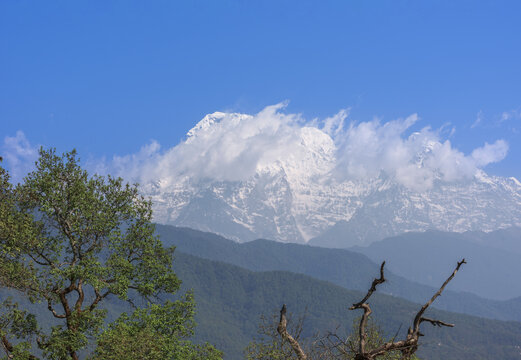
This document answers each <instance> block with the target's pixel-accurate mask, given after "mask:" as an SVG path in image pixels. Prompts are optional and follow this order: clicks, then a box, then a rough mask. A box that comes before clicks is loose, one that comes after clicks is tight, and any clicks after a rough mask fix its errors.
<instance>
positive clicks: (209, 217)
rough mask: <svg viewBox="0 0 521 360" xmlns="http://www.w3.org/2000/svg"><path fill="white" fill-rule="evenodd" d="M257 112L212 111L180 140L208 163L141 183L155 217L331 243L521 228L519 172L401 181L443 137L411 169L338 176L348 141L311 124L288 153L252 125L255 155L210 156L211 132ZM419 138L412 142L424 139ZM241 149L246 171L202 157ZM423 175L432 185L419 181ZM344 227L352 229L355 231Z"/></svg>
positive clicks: (238, 236) (235, 233)
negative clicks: (409, 234) (256, 143)
mask: <svg viewBox="0 0 521 360" xmlns="http://www.w3.org/2000/svg"><path fill="white" fill-rule="evenodd" d="M252 119H253V117H252V116H251V115H245V114H226V113H214V114H210V115H207V116H206V117H205V118H204V119H203V120H201V122H200V123H198V124H197V125H196V126H195V127H194V128H193V129H192V130H190V131H189V132H188V134H187V139H186V140H185V142H184V143H183V144H182V145H184V146H194V147H196V149H197V151H198V152H197V154H198V156H199V157H201V158H202V159H203V160H204V162H203V163H202V165H201V166H202V167H203V169H199V168H198V170H197V171H198V173H197V174H191V173H190V172H186V171H185V172H183V171H182V169H181V170H179V171H180V173H179V174H177V173H176V174H166V175H164V176H166V178H157V179H154V180H151V181H148V182H146V183H144V184H143V188H142V189H143V190H142V193H143V195H145V196H147V197H150V198H151V199H152V201H153V207H154V216H155V218H154V219H155V221H156V222H158V223H162V224H170V225H176V226H186V227H192V228H196V229H199V230H202V231H210V232H214V233H218V234H221V235H223V236H225V237H227V238H231V239H234V240H236V241H250V240H254V239H256V238H266V239H272V240H277V241H281V242H296V243H306V242H308V241H311V243H313V244H320V243H321V242H322V243H325V244H328V246H332V247H333V246H334V247H348V246H353V245H363V244H368V243H370V242H373V241H377V240H381V239H383V238H385V237H389V236H393V235H398V234H400V233H403V232H409V231H425V230H428V229H437V230H442V231H455V232H464V231H478V230H479V231H493V230H497V229H501V228H507V227H510V226H521V182H519V181H518V180H517V179H515V178H512V177H510V178H507V177H498V176H489V175H487V174H486V173H485V172H484V171H483V170H481V169H479V168H477V169H476V170H475V172H474V173H473V175H472V176H466V177H461V178H458V177H456V176H455V175H451V176H446V175H444V174H442V173H440V172H439V171H438V172H434V173H433V174H432V179H431V178H430V177H427V178H421V179H420V178H418V179H417V181H415V180H414V179H409V178H407V179H408V180H407V182H404V181H401V180H400V178H404V177H407V176H409V177H410V176H412V175H410V174H409V175H407V171H409V172H419V174H421V173H422V172H421V170H423V169H424V168H425V167H426V166H427V165H426V164H429V159H430V158H431V157H432V156H433V155H432V154H433V152H435V151H437V149H438V148H439V149H443V147H444V146H446V143H444V144H441V143H439V142H434V141H425V142H424V143H422V142H420V143H419V144H418V145H417V147H418V150H417V151H418V153H417V154H416V158H415V159H414V160H413V162H412V163H410V164H409V165H408V166H409V167H408V168H407V169H409V170H407V171H405V170H404V171H405V173H403V172H402V173H397V174H395V175H389V174H387V173H385V172H383V171H379V172H376V173H374V174H373V173H368V174H367V176H361V177H356V176H351V177H345V176H341V175H339V174H340V173H341V172H342V171H343V170H342V169H343V168H342V167H343V166H347V167H349V164H344V163H342V161H340V160H339V159H338V158H337V157H338V156H337V154H338V151H339V149H341V148H342V146H343V145H342V144H337V143H336V142H335V140H334V138H333V137H331V136H330V135H329V134H328V133H327V132H325V130H323V129H319V128H317V127H313V126H302V127H300V128H298V129H293V130H292V131H293V133H291V134H289V135H287V134H286V135H287V137H288V139H289V140H291V141H292V145H291V146H292V147H291V148H288V149H286V151H284V154H282V155H283V156H282V155H281V154H280V153H278V152H272V151H271V149H270V148H269V143H268V142H267V140H266V136H267V135H266V134H259V133H256V132H255V131H253V130H252V129H250V128H249V127H245V129H242V128H241V129H242V131H243V133H245V132H246V134H243V133H241V135H242V136H244V138H245V139H250V138H255V139H257V138H260V140H259V141H260V144H264V145H265V147H262V146H256V147H255V148H254V149H251V151H253V152H254V154H253V155H250V154H249V153H247V152H246V150H245V148H246V149H247V146H249V143H247V142H242V143H239V144H234V143H233V142H232V143H231V144H228V147H223V148H219V149H220V150H221V151H223V152H224V153H223V154H215V153H211V154H208V151H207V149H205V148H204V146H205V144H206V143H205V142H204V141H206V140H205V139H207V138H209V137H211V136H214V133H216V132H218V133H219V134H221V132H223V131H225V130H223V129H224V127H225V125H226V126H232V125H233V126H238V125H237V124H240V123H241V122H248V121H253V120H252ZM223 122H224V123H223ZM412 122H414V121H411V123H412ZM230 124H232V125H230ZM272 125H273V124H271V123H270V124H268V125H266V126H267V127H269V126H272ZM273 126H275V125H273ZM406 126H410V124H409V125H406ZM219 131H220V132H219ZM274 131H275V130H274ZM215 136H217V135H215ZM415 136H416V137H418V136H417V135H415V134H412V135H411V136H410V137H409V139H412V140H410V141H419V140H414V139H415ZM199 140H200V141H199ZM242 140H244V139H242ZM289 140H288V141H289ZM229 141H232V140H229ZM244 141H246V140H244ZM280 141H282V140H280ZM278 145H280V144H278ZM280 146H283V145H280ZM234 147H238V148H239V149H240V150H241V151H243V152H242V153H240V154H241V155H240V158H239V160H240V164H246V165H248V166H246V165H245V166H246V167H247V170H244V174H242V173H241V172H242V171H241V168H239V164H238V165H237V167H233V166H231V167H230V168H226V169H225V170H222V171H221V170H219V171H218V169H217V170H215V169H214V170H215V171H217V172H218V173H219V174H220V175H215V176H214V177H212V176H213V175H211V172H210V171H209V170H208V171H206V170H205V169H204V167H205V166H204V164H207V165H206V167H210V168H212V169H213V168H214V167H218V162H215V164H214V162H213V161H210V162H208V161H209V160H208V159H218V158H219V157H227V156H231V155H229V154H228V151H230V152H231V150H229V148H234ZM282 148H283V147H282ZM283 149H284V148H283ZM247 150H248V151H250V149H247ZM440 151H442V150H440ZM250 156H251V157H252V159H250V158H249V157H250ZM197 161H199V160H197ZM201 161H202V160H201ZM339 162H340V163H339ZM429 171H431V169H430V170H429ZM450 171H452V172H454V171H456V170H454V169H451V170H450ZM411 174H412V173H411ZM429 174H430V173H429ZM425 176H426V175H425ZM429 176H431V175H429ZM423 183H425V184H427V185H425V186H423V185H422V186H420V184H423ZM346 234H350V235H349V237H348V239H346V238H345V235H346Z"/></svg>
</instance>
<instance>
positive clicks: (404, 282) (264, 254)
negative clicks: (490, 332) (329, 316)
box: [156, 225, 521, 321]
mask: <svg viewBox="0 0 521 360" xmlns="http://www.w3.org/2000/svg"><path fill="white" fill-rule="evenodd" d="M156 230H157V233H158V234H159V235H160V237H161V239H162V241H163V242H164V243H165V244H166V245H175V246H176V247H177V250H178V251H181V252H184V253H188V254H192V255H195V256H198V257H202V258H206V259H210V260H217V261H222V262H226V263H230V264H233V265H237V266H240V267H243V268H246V269H249V270H253V271H291V272H294V273H300V274H304V275H307V276H311V277H313V278H316V279H320V280H325V281H329V282H331V283H333V284H336V285H339V286H341V287H344V288H346V289H350V290H359V291H366V290H367V286H368V284H370V283H371V281H372V279H373V278H374V276H375V274H377V273H378V268H379V265H378V264H377V263H375V262H373V261H371V260H370V259H369V258H368V257H366V256H365V255H362V254H359V253H356V252H353V251H349V250H342V249H327V248H319V247H313V246H308V245H299V244H283V243H279V242H275V241H268V240H256V241H252V242H248V243H243V244H241V243H237V242H234V241H231V240H228V239H225V238H223V237H221V236H219V235H216V234H212V233H206V232H201V231H197V230H193V229H188V228H178V227H174V226H163V225H157V227H156ZM432 258H433V261H436V255H434V256H433V257H432ZM387 260H388V261H387V265H386V266H387V268H388V271H387V279H388V282H387V283H385V284H383V285H382V286H381V287H380V288H379V291H380V292H382V293H386V294H390V295H394V296H398V297H401V298H404V299H407V300H410V301H413V302H417V303H422V302H425V300H426V299H429V298H430V297H431V296H432V294H434V292H435V291H436V290H437V288H438V287H439V286H440V285H441V283H442V282H443V281H444V280H445V278H446V276H448V274H450V272H451V271H452V269H453V267H454V266H455V261H454V262H452V263H451V262H450V261H449V262H447V261H446V260H445V258H444V257H441V258H440V259H439V262H440V264H442V265H440V267H443V269H441V270H440V273H443V276H444V278H443V279H438V282H436V283H434V284H432V285H433V286H428V285H423V284H420V283H418V282H415V281H411V280H409V279H407V276H405V277H403V276H398V275H395V273H393V272H392V270H391V269H392V268H393V267H392V264H393V263H394V262H395V261H394V260H392V259H387ZM469 262H470V263H469V264H468V265H470V264H472V262H471V260H470V259H469ZM395 266H396V267H398V268H399V267H400V264H395ZM466 267H467V266H465V267H464V268H463V269H462V270H461V271H460V273H459V274H458V279H455V280H454V281H457V282H458V283H461V281H459V278H460V277H462V276H466V275H465V274H466V273H469V272H470V273H472V272H473V270H472V269H475V267H476V266H475V265H473V266H472V267H471V268H470V269H467V268H466ZM425 268H426V269H425V270H426V271H429V263H428V262H427V263H426V264H425ZM415 271H417V272H419V273H421V272H422V271H423V266H422V265H421V264H418V265H417V267H416V268H415ZM406 275H407V274H406ZM466 277H468V275H467V276H466ZM516 286H517V284H516ZM455 288H456V287H454V286H451V285H450V286H449V289H448V290H447V291H445V292H444V293H443V296H441V297H440V298H439V299H438V300H437V301H436V304H435V307H436V308H438V309H442V310H448V311H454V312H459V313H465V314H470V315H475V316H481V317H488V318H492V319H500V320H514V321H521V297H519V298H514V299H509V300H505V301H498V300H491V299H486V298H482V297H479V296H476V295H474V294H471V293H468V292H456V291H451V289H455Z"/></svg>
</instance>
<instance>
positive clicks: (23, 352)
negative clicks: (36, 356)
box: [0, 298, 38, 360]
mask: <svg viewBox="0 0 521 360" xmlns="http://www.w3.org/2000/svg"><path fill="white" fill-rule="evenodd" d="M37 333H38V325H37V322H36V318H35V316H34V315H33V314H30V313H28V312H27V311H24V310H20V309H19V307H18V304H16V303H13V301H12V300H11V299H10V298H8V299H6V300H5V301H3V302H2V303H1V304H0V339H1V340H2V345H3V346H4V348H7V347H8V346H9V344H10V345H11V348H10V349H6V350H8V351H9V353H10V355H12V356H13V357H12V358H14V359H21V360H27V359H32V358H33V357H32V355H31V353H30V350H31V343H30V341H28V340H30V339H31V338H32V337H34V335H36V334H37ZM2 359H5V358H2Z"/></svg>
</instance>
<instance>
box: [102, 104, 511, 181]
mask: <svg viewBox="0 0 521 360" xmlns="http://www.w3.org/2000/svg"><path fill="white" fill-rule="evenodd" d="M284 106H285V105H284V104H278V105H274V106H269V107H267V108H265V109H264V110H262V111H261V112H259V113H258V114H254V115H246V114H236V113H214V114H210V115H208V116H206V117H205V118H204V119H203V120H202V121H201V122H200V123H199V124H198V125H197V126H196V127H194V129H193V130H192V131H191V132H190V133H189V136H188V138H187V139H186V140H185V141H183V142H181V143H180V144H178V145H177V146H174V147H172V148H170V149H166V150H161V148H160V146H159V144H158V143H157V142H155V141H153V142H151V143H150V144H149V145H147V146H144V147H143V148H142V149H141V150H140V151H139V152H138V153H136V154H132V155H127V156H115V157H114V158H113V159H112V161H111V162H110V163H108V164H105V166H106V167H107V169H106V170H107V171H111V172H113V173H116V174H118V175H121V176H124V177H126V178H127V179H129V180H130V179H132V180H134V181H138V182H140V183H146V182H148V181H151V180H158V179H161V182H162V184H171V183H172V182H175V181H178V180H179V179H181V178H184V177H190V178H194V179H214V180H231V181H238V180H246V179H248V178H250V177H251V176H253V175H254V174H255V173H256V171H257V170H258V169H259V168H263V167H266V166H269V165H270V164H273V163H275V162H277V161H284V160H285V159H289V158H291V159H292V161H293V162H294V163H299V162H302V161H305V159H306V153H305V152H306V149H305V146H304V145H303V144H304V143H305V142H306V141H309V138H307V139H308V140H306V141H304V140H303V135H302V134H303V131H302V129H309V128H310V127H312V128H314V134H319V135H320V137H321V139H322V140H320V141H323V139H324V138H327V139H330V140H329V143H331V144H334V145H332V146H334V147H335V148H334V156H333V157H332V159H333V160H332V161H333V162H334V164H332V167H330V169H331V168H333V169H334V170H333V175H334V178H335V179H336V180H338V181H344V180H363V179H368V178H371V177H375V176H378V175H379V174H380V173H382V172H383V173H385V174H387V175H388V176H391V177H394V178H395V179H396V180H397V181H399V182H400V183H401V184H403V185H405V186H407V187H409V188H411V189H414V190H417V191H424V190H426V189H429V188H430V187H431V186H432V184H433V183H434V181H435V180H436V179H439V180H441V181H457V180H462V179H465V178H471V177H472V176H474V175H475V174H476V171H477V170H478V169H479V168H482V167H484V166H486V165H487V164H490V163H492V162H497V161H501V160H502V159H503V158H504V157H505V156H506V154H507V152H508V145H507V143H506V142H505V141H504V140H498V141H496V142H495V143H493V144H488V143H487V144H485V145H484V146H483V147H481V148H478V149H475V150H474V151H473V152H472V153H471V154H470V155H465V154H464V153H462V152H461V151H459V150H458V149H456V148H454V147H453V145H452V144H451V142H450V141H449V140H447V139H442V138H441V134H442V133H445V132H446V131H443V129H439V130H432V129H431V128H429V127H424V128H423V129H421V130H420V131H417V132H412V133H411V127H412V126H413V125H415V124H417V123H418V121H419V118H418V116H417V115H416V114H413V115H411V116H409V117H407V118H405V119H398V120H393V121H389V122H381V121H379V120H373V121H368V122H358V123H354V122H352V123H351V124H349V125H348V126H347V127H346V126H345V124H344V123H345V121H346V119H347V117H348V114H349V110H342V111H340V112H339V113H338V114H336V115H334V116H332V117H330V118H327V119H325V120H323V121H318V120H312V121H305V120H304V119H303V118H302V117H301V116H300V115H297V114H286V113H284V112H283V108H284ZM306 133H307V134H309V132H306ZM409 133H410V134H409ZM407 134H409V135H407ZM449 137H450V135H449ZM323 143H328V142H327V141H325V142H323ZM323 175H324V176H328V177H329V176H330V175H331V174H330V173H328V174H323Z"/></svg>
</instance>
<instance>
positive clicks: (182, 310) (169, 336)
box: [92, 293, 222, 360]
mask: <svg viewBox="0 0 521 360" xmlns="http://www.w3.org/2000/svg"><path fill="white" fill-rule="evenodd" d="M194 311H195V309H194V301H193V296H192V294H191V293H189V294H187V295H186V297H185V299H183V301H175V302H171V301H168V302H166V303H165V304H164V305H162V306H160V305H157V304H149V306H148V307H146V308H142V309H137V310H135V311H134V312H133V313H132V315H130V316H129V315H128V314H126V313H123V314H122V315H121V316H120V317H119V318H118V319H117V320H116V321H115V322H114V323H112V324H110V326H109V329H108V330H107V331H105V332H104V333H103V334H102V335H101V336H100V338H99V339H98V347H97V348H96V351H95V354H94V356H93V358H92V360H102V359H103V360H119V359H128V360H133V359H135V360H140V359H148V360H156V359H157V360H163V359H194V360H195V359H208V360H213V359H220V358H221V357H222V354H221V353H220V352H219V351H217V350H215V348H213V347H212V346H210V345H208V344H205V345H193V344H192V343H191V342H189V341H187V340H186V339H187V338H188V337H190V336H192V335H193V328H194V326H195V324H194V322H193V320H192V319H193V316H194Z"/></svg>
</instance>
